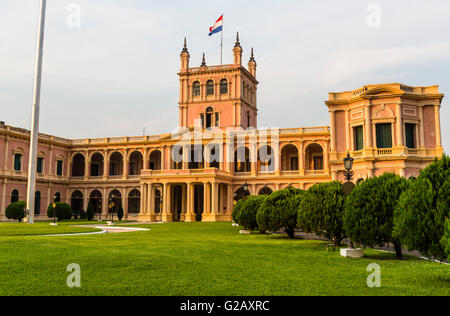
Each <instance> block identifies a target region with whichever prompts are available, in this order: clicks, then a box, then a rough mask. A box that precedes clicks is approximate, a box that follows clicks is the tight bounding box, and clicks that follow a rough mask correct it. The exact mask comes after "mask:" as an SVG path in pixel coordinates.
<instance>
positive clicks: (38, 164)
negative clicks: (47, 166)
mask: <svg viewBox="0 0 450 316" xmlns="http://www.w3.org/2000/svg"><path fill="white" fill-rule="evenodd" d="M43 164H44V158H42V157H38V159H37V162H36V172H37V173H42V166H43Z"/></svg>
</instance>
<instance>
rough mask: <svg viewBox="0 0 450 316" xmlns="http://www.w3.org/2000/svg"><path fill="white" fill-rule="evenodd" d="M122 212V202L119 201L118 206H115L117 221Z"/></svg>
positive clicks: (121, 216)
mask: <svg viewBox="0 0 450 316" xmlns="http://www.w3.org/2000/svg"><path fill="white" fill-rule="evenodd" d="M123 214H124V213H123V208H122V203H119V206H118V207H117V218H118V219H119V222H121V221H122V218H123Z"/></svg>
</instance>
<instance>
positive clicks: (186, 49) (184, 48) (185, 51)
mask: <svg viewBox="0 0 450 316" xmlns="http://www.w3.org/2000/svg"><path fill="white" fill-rule="evenodd" d="M188 52H189V51H188V48H187V41H186V37H185V38H184V47H183V51H182V53H188Z"/></svg>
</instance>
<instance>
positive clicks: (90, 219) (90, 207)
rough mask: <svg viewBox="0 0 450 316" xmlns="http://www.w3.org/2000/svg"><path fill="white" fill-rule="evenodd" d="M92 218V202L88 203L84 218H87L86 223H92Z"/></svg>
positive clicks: (93, 214) (93, 211) (93, 212)
mask: <svg viewBox="0 0 450 316" xmlns="http://www.w3.org/2000/svg"><path fill="white" fill-rule="evenodd" d="M94 216H95V208H94V204H93V203H92V201H89V203H88V208H87V211H86V217H87V219H88V221H92V219H93V218H94Z"/></svg>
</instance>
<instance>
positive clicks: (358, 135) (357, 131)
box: [353, 126, 364, 150]
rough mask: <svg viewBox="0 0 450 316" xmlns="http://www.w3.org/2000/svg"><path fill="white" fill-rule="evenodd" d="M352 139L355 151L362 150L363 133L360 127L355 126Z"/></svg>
mask: <svg viewBox="0 0 450 316" xmlns="http://www.w3.org/2000/svg"><path fill="white" fill-rule="evenodd" d="M353 138H354V140H355V144H354V145H355V150H363V149H364V132H363V127H362V126H356V127H354V128H353Z"/></svg>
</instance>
